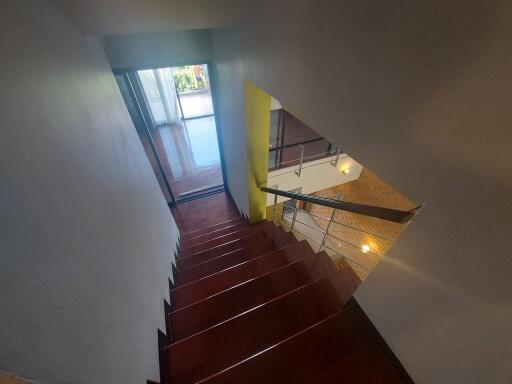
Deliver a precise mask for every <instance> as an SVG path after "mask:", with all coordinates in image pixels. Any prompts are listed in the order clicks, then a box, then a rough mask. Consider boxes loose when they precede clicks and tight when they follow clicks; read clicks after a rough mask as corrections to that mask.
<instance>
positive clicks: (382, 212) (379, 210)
mask: <svg viewBox="0 0 512 384" xmlns="http://www.w3.org/2000/svg"><path fill="white" fill-rule="evenodd" d="M260 190H261V191H263V192H267V193H272V194H275V195H279V196H284V197H289V198H290V199H296V200H301V201H307V202H308V203H313V204H318V205H322V206H324V207H330V208H335V209H340V210H342V211H348V212H353V213H357V214H360V215H364V216H370V217H377V218H379V219H383V220H387V221H392V222H395V223H401V224H403V223H406V222H408V221H409V220H411V219H412V217H413V216H414V213H415V210H411V211H400V210H398V209H391V208H384V207H377V206H373V205H365V204H358V203H350V202H346V201H340V200H333V199H328V198H325V197H320V196H313V195H303V194H301V193H295V192H286V191H280V190H278V189H274V188H267V187H260Z"/></svg>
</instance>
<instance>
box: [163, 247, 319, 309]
mask: <svg viewBox="0 0 512 384" xmlns="http://www.w3.org/2000/svg"><path fill="white" fill-rule="evenodd" d="M312 255H313V250H312V249H311V247H310V246H309V245H308V244H307V242H305V241H302V242H300V243H295V244H294V246H291V247H286V248H283V249H281V250H278V251H275V252H272V253H270V254H267V255H265V256H260V257H258V258H255V259H253V260H251V261H249V262H246V263H244V264H242V265H239V266H237V267H233V268H230V269H228V270H226V271H223V272H221V273H217V274H215V275H213V276H209V277H207V278H204V279H201V280H198V281H196V282H194V283H191V284H188V285H186V286H181V287H178V288H176V289H174V290H173V291H171V297H172V302H173V303H174V308H175V309H179V308H182V307H184V306H187V305H190V304H192V303H194V302H196V301H199V300H202V299H205V298H207V297H208V296H211V295H213V294H215V293H218V292H221V291H223V290H225V289H228V288H230V287H232V286H235V285H237V284H240V283H243V282H244V281H247V280H250V279H254V278H256V277H258V276H261V275H264V274H265V273H268V272H271V271H273V270H275V269H278V268H281V267H283V266H285V265H287V264H290V263H292V262H295V261H297V260H300V259H302V258H305V257H307V256H312Z"/></svg>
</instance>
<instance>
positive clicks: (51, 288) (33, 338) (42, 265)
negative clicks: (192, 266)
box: [0, 0, 178, 384]
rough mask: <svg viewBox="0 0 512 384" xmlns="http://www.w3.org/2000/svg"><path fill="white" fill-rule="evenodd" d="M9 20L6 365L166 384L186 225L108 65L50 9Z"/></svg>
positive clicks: (71, 378) (2, 250)
mask: <svg viewBox="0 0 512 384" xmlns="http://www.w3.org/2000/svg"><path fill="white" fill-rule="evenodd" d="M0 25H1V26H2V38H1V39H0V52H1V55H0V66H1V68H2V71H1V73H0V78H1V79H0V83H1V84H2V87H0V185H1V186H0V370H1V371H4V372H8V373H10V374H13V375H16V376H20V377H24V378H27V379H30V380H33V381H36V382H44V383H52V384H60V383H102V384H108V383H112V384H119V383H134V384H135V383H137V384H140V383H144V382H146V380H148V379H150V380H154V381H157V380H158V379H159V367H158V338H157V329H158V328H160V329H162V330H165V313H164V305H163V304H164V299H167V300H168V299H169V284H168V278H169V274H170V273H171V259H172V258H173V251H174V250H175V249H176V241H177V239H178V230H177V227H176V224H175V222H174V220H173V218H172V215H171V213H170V212H169V208H168V207H167V204H166V202H165V200H164V198H163V195H162V192H161V190H160V188H159V186H158V183H157V180H156V178H155V175H154V173H153V171H152V169H151V166H150V164H149V161H148V159H147V157H146V154H145V153H144V149H143V147H142V145H141V142H140V140H139V138H138V136H137V133H136V131H135V128H134V127H133V123H132V121H131V119H130V116H129V114H128V111H127V110H126V106H125V104H124V102H123V99H122V97H121V94H120V92H119V88H118V86H117V84H116V81H115V79H114V77H113V76H112V72H111V68H110V65H109V63H108V61H107V59H106V57H105V54H104V52H103V50H102V48H101V46H100V45H99V44H98V43H96V42H95V41H94V40H91V39H88V38H86V37H85V36H83V35H82V34H81V33H80V32H78V31H77V30H76V29H75V28H74V27H73V25H72V24H71V22H70V21H69V20H68V18H67V17H65V16H64V15H63V14H62V12H61V11H60V9H58V8H57V7H56V6H55V5H54V4H53V2H50V1H45V0H31V1H17V0H12V1H11V0H8V1H2V2H1V3H0Z"/></svg>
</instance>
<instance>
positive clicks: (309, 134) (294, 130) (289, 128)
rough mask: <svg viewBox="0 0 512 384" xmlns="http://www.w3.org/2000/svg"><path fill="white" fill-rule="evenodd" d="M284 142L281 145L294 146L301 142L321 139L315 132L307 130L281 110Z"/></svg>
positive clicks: (297, 120) (298, 121)
mask: <svg viewBox="0 0 512 384" xmlns="http://www.w3.org/2000/svg"><path fill="white" fill-rule="evenodd" d="M283 126H284V128H283V129H284V140H283V144H284V145H287V144H295V143H300V142H302V141H307V140H311V139H316V138H321V136H320V135H318V134H317V133H316V132H315V131H313V130H311V129H310V128H308V127H307V126H306V125H304V123H302V122H301V121H300V120H299V119H297V118H295V117H294V116H293V115H291V114H289V113H288V112H286V111H285V110H283Z"/></svg>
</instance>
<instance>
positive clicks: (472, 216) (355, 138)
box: [214, 0, 512, 384]
mask: <svg viewBox="0 0 512 384" xmlns="http://www.w3.org/2000/svg"><path fill="white" fill-rule="evenodd" d="M511 7H512V4H511V3H510V2H509V1H506V0H497V1H493V2H488V1H484V0H473V1H453V2H438V1H426V2H411V1H408V0H407V1H406V0H398V1H394V2H366V1H360V0H354V1H342V2H334V1H320V2H318V1H317V2H292V1H279V2H276V1H274V2H266V1H261V2H258V3H257V5H256V4H255V5H254V6H253V7H252V9H251V18H250V19H249V20H247V21H244V28H243V35H242V37H241V38H240V39H241V43H239V44H240V45H241V46H243V47H244V49H245V52H246V56H245V57H244V58H239V57H237V62H242V61H243V62H245V68H246V72H245V73H246V78H247V79H249V80H252V81H253V82H254V83H255V84H257V85H258V86H260V87H262V88H263V89H265V90H266V91H267V92H269V93H270V94H272V95H273V96H275V97H276V98H278V99H279V100H280V101H281V103H282V104H283V106H284V108H286V109H287V110H289V111H290V112H291V113H292V114H293V115H295V116H297V117H298V118H299V119H300V120H301V121H303V122H304V123H305V124H306V125H308V126H309V127H311V128H312V129H314V130H315V131H317V132H318V133H320V134H321V135H322V136H324V137H326V139H327V140H329V141H330V142H334V143H340V144H341V145H342V147H343V149H344V150H346V151H347V153H349V154H350V155H351V156H353V157H354V158H355V159H356V160H357V161H359V162H360V163H361V164H363V165H364V166H365V167H368V168H370V169H371V170H372V171H374V172H376V173H377V174H378V175H379V177H381V178H382V179H384V180H386V181H387V182H388V183H390V184H391V185H393V186H394V187H396V188H397V189H398V190H399V191H400V192H402V193H403V194H405V195H406V196H408V197H409V198H410V199H411V200H412V201H416V202H426V206H425V208H424V209H423V210H422V211H421V214H420V215H419V217H417V218H416V219H415V220H414V222H413V223H412V225H411V226H410V227H409V228H408V230H407V231H406V232H405V234H404V235H403V236H402V237H401V239H400V241H399V242H398V243H397V244H396V245H395V247H394V248H393V249H392V250H391V251H390V252H389V253H388V255H387V256H386V257H385V258H384V261H383V262H381V263H379V265H378V266H377V268H376V269H375V270H374V271H373V272H372V274H371V275H370V277H369V278H368V280H367V281H366V282H365V284H364V285H363V286H362V288H361V289H360V290H359V291H358V292H357V299H358V300H359V302H360V303H361V305H362V306H363V308H364V309H365V311H366V312H367V313H368V314H369V316H370V318H371V319H372V320H373V321H374V323H375V325H376V326H377V328H378V329H379V331H380V332H381V333H382V335H383V336H384V338H385V339H386V340H387V341H388V343H389V345H390V346H391V348H392V349H393V351H394V352H395V353H396V354H397V355H398V357H399V359H400V360H401V362H402V363H403V364H404V366H405V367H406V368H407V370H408V371H409V372H410V374H411V376H412V378H413V379H414V381H415V382H416V383H418V384H421V383H450V384H452V383H468V384H469V383H484V382H487V383H491V382H492V383H510V382H511V381H512V366H511V365H510V364H509V360H510V358H509V357H510V356H512V279H511V278H510V273H511V271H512V258H511V257H509V255H510V249H509V248H510V230H511V229H512V226H511V222H512V221H511V218H512V204H511V201H512V199H511V196H512V177H511V175H512V150H511V148H512V130H511V126H512V114H511V110H512V106H511V100H512V83H511V79H512V75H511V68H512V39H510V36H511V35H512V23H510V20H511V16H512V10H511ZM269 15H270V16H271V17H269ZM214 41H215V35H214ZM214 46H215V44H214ZM233 63H234V61H233ZM234 107H236V105H234ZM225 136H226V135H225ZM243 147H244V146H241V148H243Z"/></svg>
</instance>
